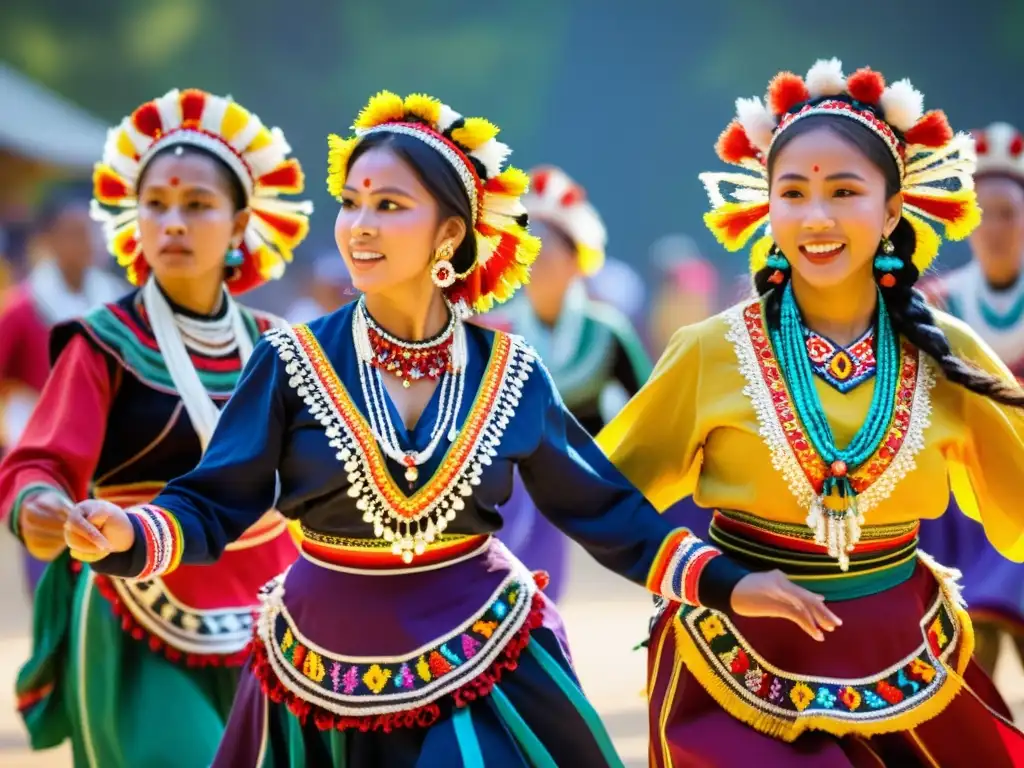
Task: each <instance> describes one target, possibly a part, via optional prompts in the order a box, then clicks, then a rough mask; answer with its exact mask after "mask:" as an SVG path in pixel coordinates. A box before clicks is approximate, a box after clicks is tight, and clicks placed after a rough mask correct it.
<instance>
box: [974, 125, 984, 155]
mask: <svg viewBox="0 0 1024 768" xmlns="http://www.w3.org/2000/svg"><path fill="white" fill-rule="evenodd" d="M973 133H974V151H975V152H977V153H978V154H979V155H987V154H988V137H987V136H985V132H984V131H973Z"/></svg>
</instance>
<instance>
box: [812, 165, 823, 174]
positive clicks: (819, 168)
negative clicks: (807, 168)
mask: <svg viewBox="0 0 1024 768" xmlns="http://www.w3.org/2000/svg"><path fill="white" fill-rule="evenodd" d="M811 170H812V171H814V172H815V173H817V172H818V171H820V170H821V166H820V165H813V166H811Z"/></svg>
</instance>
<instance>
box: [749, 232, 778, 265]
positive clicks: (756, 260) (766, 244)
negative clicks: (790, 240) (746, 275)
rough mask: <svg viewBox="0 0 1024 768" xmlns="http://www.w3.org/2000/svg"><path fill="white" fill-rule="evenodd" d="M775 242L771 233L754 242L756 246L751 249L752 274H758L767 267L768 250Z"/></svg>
mask: <svg viewBox="0 0 1024 768" xmlns="http://www.w3.org/2000/svg"><path fill="white" fill-rule="evenodd" d="M774 242H775V241H774V240H773V239H772V236H771V235H765V236H764V237H761V238H758V240H757V242H756V243H754V247H753V248H751V249H750V274H752V275H754V274H757V273H758V272H760V271H761V270H762V269H764V268H765V266H766V265H767V263H768V251H770V250H771V247H772V244H773V243H774Z"/></svg>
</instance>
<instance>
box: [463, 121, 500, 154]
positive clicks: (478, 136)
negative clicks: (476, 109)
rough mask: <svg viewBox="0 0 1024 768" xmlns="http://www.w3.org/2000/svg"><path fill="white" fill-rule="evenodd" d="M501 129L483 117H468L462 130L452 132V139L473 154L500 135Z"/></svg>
mask: <svg viewBox="0 0 1024 768" xmlns="http://www.w3.org/2000/svg"><path fill="white" fill-rule="evenodd" d="M499 130H500V129H499V128H498V126H496V125H495V124H494V123H492V122H491V121H490V120H485V119H484V118H482V117H467V118H466V122H465V124H464V125H462V126H461V127H460V128H456V129H455V130H454V131H452V138H453V139H454V140H455V141H457V142H458V143H459V144H461V145H462V146H464V147H466V148H467V149H469V151H470V152H472V151H473V150H475V149H479V148H480V147H482V146H483V145H484V144H486V143H487V142H488V141H490V140H491V139H493V138H494V137H495V136H497V135H498V131H499Z"/></svg>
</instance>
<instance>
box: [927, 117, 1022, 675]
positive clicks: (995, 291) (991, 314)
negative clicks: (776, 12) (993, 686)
mask: <svg viewBox="0 0 1024 768" xmlns="http://www.w3.org/2000/svg"><path fill="white" fill-rule="evenodd" d="M975 142H976V145H977V153H978V168H977V171H976V172H975V174H974V185H975V188H976V189H977V192H978V202H979V203H980V205H981V208H982V211H984V213H983V214H982V218H981V224H980V225H979V227H978V229H977V230H975V232H974V233H973V234H972V235H971V241H970V242H971V251H972V253H973V254H974V259H973V260H972V261H971V262H970V263H969V264H967V265H966V266H964V267H962V268H960V269H956V270H953V271H952V272H949V273H948V274H945V275H942V276H941V277H939V278H938V279H936V280H934V281H932V283H931V284H930V285H928V286H927V287H926V288H925V289H924V290H925V291H926V293H928V294H929V296H930V297H931V298H932V300H933V301H935V303H936V304H937V305H938V306H940V307H943V308H944V309H945V310H946V311H947V312H949V313H950V314H951V315H953V316H954V317H957V318H959V319H961V320H963V321H964V322H965V323H967V324H968V325H969V326H970V327H971V328H973V329H974V330H975V331H977V333H978V335H980V336H981V338H983V339H984V340H985V342H986V343H988V344H989V345H991V347H992V349H993V350H995V352H996V354H998V355H999V357H1000V358H1001V359H1002V360H1003V361H1004V362H1005V363H1006V364H1007V366H1008V367H1009V368H1010V370H1011V371H1012V372H1013V374H1014V375H1015V376H1016V377H1017V379H1018V380H1020V379H1022V378H1024V280H1022V279H1021V267H1022V262H1024V137H1022V136H1021V134H1020V131H1018V130H1017V129H1016V128H1014V127H1013V126H1011V125H1008V124H1007V123H995V124H993V125H990V126H989V127H988V128H986V129H984V130H981V131H976V132H975ZM954 504H955V501H954ZM921 548H922V549H924V550H925V551H926V552H928V553H929V554H931V555H932V556H934V557H936V558H938V559H939V560H941V561H942V562H943V563H946V564H947V565H950V566H955V567H956V568H959V569H960V570H961V571H962V572H963V582H964V598H965V600H966V602H967V606H968V612H969V613H970V614H971V619H972V621H973V622H974V636H975V647H974V658H975V659H976V660H977V662H978V663H979V664H980V665H981V667H982V669H984V670H985V671H986V672H988V674H990V675H991V674H992V673H993V671H994V670H995V666H996V660H997V659H998V657H999V644H1000V640H1001V638H1002V636H1003V635H1004V634H1006V635H1009V636H1010V639H1011V640H1012V641H1013V644H1014V647H1015V651H1016V653H1017V656H1018V657H1019V658H1021V659H1022V660H1024V569H1022V568H1021V566H1020V565H1018V564H1016V563H1012V562H1010V561H1009V560H1007V559H1006V558H1005V557H1003V556H1002V555H1000V554H999V552H998V551H997V550H996V549H995V548H994V547H993V546H992V545H991V544H990V543H989V541H988V539H987V538H986V537H985V531H984V529H983V528H982V527H981V526H979V525H977V523H976V522H975V521H973V520H970V519H968V518H967V517H966V516H964V515H962V514H960V510H959V508H958V507H956V506H955V505H954V506H952V507H951V509H950V514H947V515H943V516H942V517H941V518H939V519H938V520H934V521H928V522H925V523H924V524H923V525H922V526H921Z"/></svg>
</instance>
